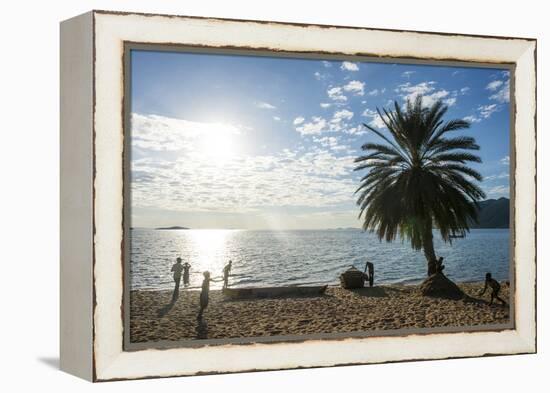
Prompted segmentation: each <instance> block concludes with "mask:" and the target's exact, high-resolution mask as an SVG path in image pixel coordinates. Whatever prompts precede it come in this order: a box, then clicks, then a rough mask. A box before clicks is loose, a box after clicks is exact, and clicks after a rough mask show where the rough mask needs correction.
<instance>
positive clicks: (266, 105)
mask: <svg viewBox="0 0 550 393" xmlns="http://www.w3.org/2000/svg"><path fill="white" fill-rule="evenodd" d="M255 105H256V107H258V108H260V109H277V107H276V106H274V105H271V104H270V103H269V102H262V101H259V102H256V103H255Z"/></svg>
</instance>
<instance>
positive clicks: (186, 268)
mask: <svg viewBox="0 0 550 393" xmlns="http://www.w3.org/2000/svg"><path fill="white" fill-rule="evenodd" d="M190 268H191V265H190V264H189V263H188V262H185V263H184V264H183V285H185V286H187V285H189V269H190Z"/></svg>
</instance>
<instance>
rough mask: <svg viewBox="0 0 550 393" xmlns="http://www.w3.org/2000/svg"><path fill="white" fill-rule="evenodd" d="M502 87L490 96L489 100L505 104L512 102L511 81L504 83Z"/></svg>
mask: <svg viewBox="0 0 550 393" xmlns="http://www.w3.org/2000/svg"><path fill="white" fill-rule="evenodd" d="M501 86H502V87H501V88H500V89H499V90H497V91H496V92H495V93H494V94H492V95H490V96H489V99H490V100H494V101H497V102H498V103H501V104H505V103H508V102H510V79H507V80H506V81H505V82H503V84H502V85H501Z"/></svg>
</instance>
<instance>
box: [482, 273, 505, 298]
mask: <svg viewBox="0 0 550 393" xmlns="http://www.w3.org/2000/svg"><path fill="white" fill-rule="evenodd" d="M488 287H491V301H490V302H489V304H493V300H494V299H497V300H498V301H499V302H501V303H502V304H506V302H505V301H504V300H503V299H502V298H501V297H499V296H498V293H499V292H500V284H499V283H498V281H497V280H495V279H494V278H493V277H491V273H487V274H486V275H485V287H484V288H483V291H481V292H480V293H479V296H483V294H484V293H485V291H486V290H487V288H488Z"/></svg>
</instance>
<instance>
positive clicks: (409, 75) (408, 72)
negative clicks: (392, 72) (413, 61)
mask: <svg viewBox="0 0 550 393" xmlns="http://www.w3.org/2000/svg"><path fill="white" fill-rule="evenodd" d="M415 73H416V71H405V72H403V73H402V74H401V76H402V77H403V78H407V79H409V78H410V77H411V75H412V74H415Z"/></svg>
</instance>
